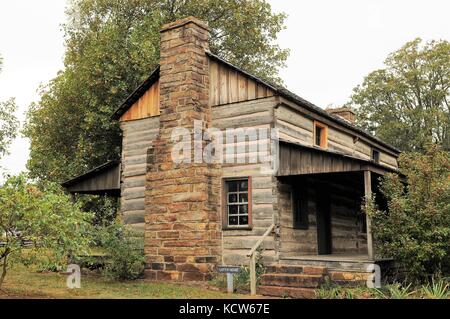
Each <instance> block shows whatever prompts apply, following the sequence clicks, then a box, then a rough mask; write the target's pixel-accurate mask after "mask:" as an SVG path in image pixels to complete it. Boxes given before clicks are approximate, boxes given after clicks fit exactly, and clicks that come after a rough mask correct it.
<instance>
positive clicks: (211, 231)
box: [145, 17, 221, 281]
mask: <svg viewBox="0 0 450 319" xmlns="http://www.w3.org/2000/svg"><path fill="white" fill-rule="evenodd" d="M208 36H209V28H208V27H207V26H206V25H205V24H204V23H203V22H202V21H199V20H197V19H195V18H192V17H189V18H186V19H183V20H179V21H176V22H174V23H171V24H167V25H165V26H163V29H162V30H161V61H160V65H161V69H160V87H161V91H160V98H161V105H160V109H161V115H160V126H159V136H158V138H157V139H156V140H155V141H154V142H153V145H152V146H151V147H150V148H149V150H148V154H147V176H146V201H145V256H146V276H147V278H150V279H157V280H184V281H194V280H207V279H208V278H209V277H210V272H211V271H212V270H213V269H214V267H215V265H216V264H217V262H218V261H219V260H220V255H221V231H220V229H221V225H220V214H219V206H218V205H219V203H220V194H219V193H220V176H219V174H220V170H219V169H218V167H216V166H214V165H212V164H204V163H199V164H194V163H193V157H192V164H188V163H182V164H175V163H174V162H173V161H172V158H171V151H172V148H173V145H174V142H172V140H171V134H172V130H173V129H174V128H176V127H184V128H187V129H189V130H190V132H191V138H192V140H193V133H192V131H193V126H194V120H201V121H203V124H204V125H203V126H204V127H203V129H205V128H206V127H207V126H209V125H210V123H211V109H210V107H209V105H208V100H209V96H208V91H209V61H208V58H207V56H206V54H205V50H208Z"/></svg>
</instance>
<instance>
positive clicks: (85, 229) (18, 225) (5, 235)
mask: <svg viewBox="0 0 450 319" xmlns="http://www.w3.org/2000/svg"><path fill="white" fill-rule="evenodd" d="M91 218H92V215H91V214H90V213H85V212H82V211H81V210H80V207H79V206H78V205H74V204H72V202H71V199H70V197H69V196H68V195H66V194H64V192H63V191H62V190H61V188H60V187H59V186H58V185H55V184H48V185H46V186H41V187H38V186H36V185H35V184H31V183H30V182H28V181H27V178H26V176H25V175H23V174H21V175H18V176H12V177H9V178H7V180H6V182H5V183H4V184H3V185H2V186H1V187H0V243H1V245H0V267H1V268H0V273H1V275H0V287H1V285H2V283H3V281H4V279H5V276H6V273H7V270H8V268H9V267H11V265H12V264H13V263H14V262H29V261H30V260H34V259H35V258H36V257H37V256H38V255H39V256H40V258H41V259H42V258H46V259H47V262H52V263H55V262H56V263H62V262H64V259H65V258H67V256H68V255H74V254H78V253H86V251H87V250H88V247H89V243H90V240H89V236H86V234H88V233H89V228H90V225H91V224H90V221H91ZM26 243H30V244H31V246H29V247H27V248H26V249H25V247H24V246H25V244H26ZM25 250H26V251H25Z"/></svg>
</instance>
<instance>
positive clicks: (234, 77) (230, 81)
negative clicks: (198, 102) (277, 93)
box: [209, 60, 273, 106]
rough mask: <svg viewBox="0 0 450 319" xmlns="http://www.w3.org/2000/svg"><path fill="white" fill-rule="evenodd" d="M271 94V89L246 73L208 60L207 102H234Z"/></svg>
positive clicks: (214, 103)
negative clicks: (208, 88)
mask: <svg viewBox="0 0 450 319" xmlns="http://www.w3.org/2000/svg"><path fill="white" fill-rule="evenodd" d="M269 96H273V91H272V90H271V89H270V88H268V87H267V86H265V85H264V84H261V83H258V82H256V81H254V80H252V79H250V78H249V77H247V76H246V75H244V74H242V73H240V72H238V71H236V70H233V69H230V68H229V67H228V66H226V65H224V64H222V63H219V62H217V61H215V60H210V90H209V104H210V105H211V106H215V105H221V104H227V103H236V102H242V101H248V100H254V99H260V98H264V97H269Z"/></svg>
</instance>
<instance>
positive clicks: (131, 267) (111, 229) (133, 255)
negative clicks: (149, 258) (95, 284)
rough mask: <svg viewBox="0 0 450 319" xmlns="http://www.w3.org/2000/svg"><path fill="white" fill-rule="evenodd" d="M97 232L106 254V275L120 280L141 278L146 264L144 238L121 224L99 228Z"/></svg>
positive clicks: (104, 270)
mask: <svg viewBox="0 0 450 319" xmlns="http://www.w3.org/2000/svg"><path fill="white" fill-rule="evenodd" d="M97 230H98V235H97V236H98V237H99V244H100V246H101V247H102V248H104V250H105V253H106V256H105V262H104V268H103V272H104V274H105V275H106V276H108V277H110V278H112V279H118V280H131V279H137V278H139V276H140V275H141V274H142V272H143V271H144V262H145V258H144V251H143V250H144V249H143V238H142V237H141V236H138V234H136V232H134V231H132V230H131V229H129V228H127V227H125V226H124V225H121V224H119V223H114V224H111V225H109V226H103V227H97Z"/></svg>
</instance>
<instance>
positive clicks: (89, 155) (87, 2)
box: [24, 0, 288, 182]
mask: <svg viewBox="0 0 450 319" xmlns="http://www.w3.org/2000/svg"><path fill="white" fill-rule="evenodd" d="M188 15H194V16H197V17H199V18H200V19H203V20H205V21H207V22H208V23H209V25H210V27H211V28H212V37H211V43H210V44H211V50H212V52H213V53H216V54H219V55H221V56H223V57H225V58H227V59H228V60H230V61H231V62H233V63H235V64H237V65H239V66H240V67H242V68H245V69H247V70H249V71H251V72H255V73H256V74H258V75H260V76H262V77H264V78H270V79H272V80H275V81H277V80H279V78H278V75H277V74H278V72H277V71H278V69H279V68H280V67H282V66H283V65H284V62H285V60H286V58H287V55H288V51H287V50H282V49H280V48H279V47H278V45H276V44H275V43H274V41H275V40H276V37H277V34H278V33H279V31H280V30H282V29H283V28H284V26H283V23H284V19H285V15H284V14H274V13H272V11H271V7H270V5H269V4H268V3H267V1H266V0H190V1H186V0H158V1H149V0H134V1H125V0H75V1H73V2H72V4H71V6H70V7H69V8H68V9H67V17H68V22H67V23H66V24H65V25H64V30H65V35H66V48H67V50H66V55H65V60H64V64H65V68H64V70H63V71H61V72H60V73H59V74H58V75H57V77H56V78H54V79H53V80H52V81H50V83H48V84H47V85H46V86H44V87H42V88H41V95H40V100H39V101H38V102H37V103H34V104H33V105H32V106H31V107H30V110H29V112H28V116H27V123H26V126H25V130H24V133H25V135H26V136H27V137H29V138H30V141H31V151H30V160H29V161H28V164H27V166H28V169H29V170H30V174H31V176H32V177H37V178H40V179H49V180H52V181H58V182H59V181H61V180H64V179H67V178H69V177H72V176H74V175H77V174H79V173H82V172H84V171H86V170H87V169H90V168H92V167H94V166H97V165H99V164H102V163H103V162H105V161H106V160H109V159H117V158H119V156H120V146H121V145H120V141H121V140H120V130H119V128H118V124H117V123H115V122H114V121H111V119H110V116H111V114H112V113H113V111H114V110H115V109H116V108H117V107H118V106H119V105H120V103H121V102H123V100H124V99H125V98H126V97H127V95H128V94H130V93H131V92H132V91H133V90H134V89H135V88H136V86H137V85H138V84H139V83H140V82H141V81H142V80H144V79H145V78H146V77H147V76H148V75H149V73H150V71H151V70H152V69H153V68H154V67H155V66H156V64H157V63H158V60H159V37H160V35H159V30H160V28H161V25H162V24H163V23H166V22H171V21H173V20H175V19H177V18H182V17H186V16H188Z"/></svg>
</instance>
